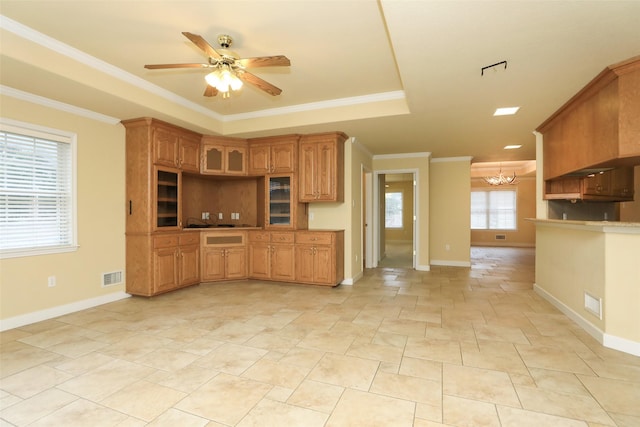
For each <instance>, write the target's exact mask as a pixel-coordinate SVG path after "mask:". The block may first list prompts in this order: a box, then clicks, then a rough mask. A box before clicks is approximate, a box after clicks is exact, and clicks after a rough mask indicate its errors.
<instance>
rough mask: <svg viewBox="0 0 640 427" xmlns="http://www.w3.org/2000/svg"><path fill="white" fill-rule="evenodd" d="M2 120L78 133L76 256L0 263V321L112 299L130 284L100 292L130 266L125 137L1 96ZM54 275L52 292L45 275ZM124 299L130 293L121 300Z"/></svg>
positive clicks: (116, 128)
mask: <svg viewBox="0 0 640 427" xmlns="http://www.w3.org/2000/svg"><path fill="white" fill-rule="evenodd" d="M0 106H1V111H2V116H3V117H5V118H9V119H13V120H19V121H22V122H27V123H32V124H36V125H40V126H46V127H50V128H54V129H60V130H64V131H69V132H75V133H77V156H78V157H77V188H78V197H77V201H78V202H77V203H78V244H79V246H80V247H79V248H78V250H77V251H76V252H70V253H63V254H54V255H39V256H31V257H21V258H8V259H3V260H0V290H1V294H2V298H1V302H0V319H2V320H3V328H4V327H5V324H7V325H9V326H10V324H11V321H10V322H6V320H7V319H12V320H15V319H16V318H17V317H18V316H25V315H29V314H31V313H35V312H43V311H47V310H51V309H54V308H56V307H60V306H64V305H68V304H79V303H80V302H83V301H87V300H90V299H96V298H97V299H100V298H109V295H111V294H116V293H117V294H121V293H122V292H124V285H123V284H121V285H115V286H110V287H107V288H102V287H101V279H102V273H107V272H112V271H124V268H125V237H124V229H125V207H124V199H125V195H124V194H125V132H124V128H123V127H122V125H120V124H115V125H112V124H106V123H104V122H100V121H97V120H92V119H89V118H84V117H81V116H78V115H74V114H70V113H66V112H63V111H59V110H55V109H53V108H48V107H43V106H40V105H36V104H32V103H29V102H26V101H21V100H17V99H14V98H11V97H7V96H3V97H1V98H0ZM48 276H56V281H57V285H56V286H55V287H51V288H49V287H48V286H47V277H48ZM121 296H124V295H121Z"/></svg>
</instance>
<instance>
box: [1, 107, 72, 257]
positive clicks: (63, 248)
mask: <svg viewBox="0 0 640 427" xmlns="http://www.w3.org/2000/svg"><path fill="white" fill-rule="evenodd" d="M0 129H1V130H2V131H4V132H10V133H14V134H20V135H25V136H30V137H37V138H42V139H47V140H51V141H56V142H61V143H66V144H69V145H70V148H71V166H70V168H71V171H70V172H71V190H70V191H71V196H70V203H71V207H70V217H71V218H70V219H69V221H70V224H71V225H70V232H71V236H70V238H69V242H67V243H65V244H62V245H55V246H48V245H47V246H33V247H28V248H7V249H0V259H4V258H17V257H27V256H36V255H46V254H57V253H65V252H73V251H76V250H77V249H78V213H77V210H78V203H77V134H75V133H72V132H68V131H63V130H60V129H54V128H49V127H46V126H40V125H35V124H32V123H26V122H21V121H17V120H12V119H7V118H2V117H0ZM0 161H2V159H0ZM0 185H1V184H0ZM1 208H2V207H1V206H0V209H1ZM2 226H3V224H0V228H1V227H2ZM0 238H2V236H1V233H0Z"/></svg>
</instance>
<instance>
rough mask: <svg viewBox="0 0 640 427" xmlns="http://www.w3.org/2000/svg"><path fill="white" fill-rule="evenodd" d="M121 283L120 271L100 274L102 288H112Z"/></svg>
mask: <svg viewBox="0 0 640 427" xmlns="http://www.w3.org/2000/svg"><path fill="white" fill-rule="evenodd" d="M120 283H122V271H112V272H111V273H102V286H103V287H105V286H113V285H118V284H120Z"/></svg>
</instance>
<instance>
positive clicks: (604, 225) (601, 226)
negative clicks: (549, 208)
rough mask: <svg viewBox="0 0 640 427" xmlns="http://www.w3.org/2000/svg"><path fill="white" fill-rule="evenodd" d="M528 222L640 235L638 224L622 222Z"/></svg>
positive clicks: (543, 220) (540, 220) (534, 220)
mask: <svg viewBox="0 0 640 427" xmlns="http://www.w3.org/2000/svg"><path fill="white" fill-rule="evenodd" d="M527 220H528V221H532V222H534V223H536V225H547V226H553V227H564V228H580V229H583V230H593V231H602V232H617V233H632V234H640V222H622V221H575V220H570V219H538V218H527Z"/></svg>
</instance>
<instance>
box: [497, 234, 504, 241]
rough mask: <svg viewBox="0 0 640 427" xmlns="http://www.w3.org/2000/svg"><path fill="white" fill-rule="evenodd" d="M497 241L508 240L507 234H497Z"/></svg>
mask: <svg viewBox="0 0 640 427" xmlns="http://www.w3.org/2000/svg"><path fill="white" fill-rule="evenodd" d="M496 240H507V235H506V234H496Z"/></svg>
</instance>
